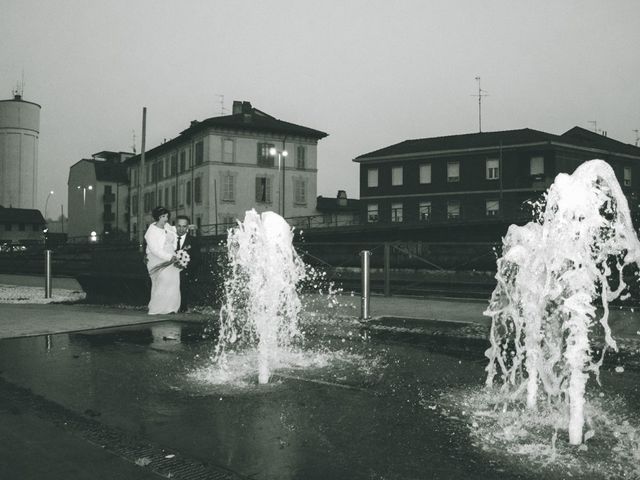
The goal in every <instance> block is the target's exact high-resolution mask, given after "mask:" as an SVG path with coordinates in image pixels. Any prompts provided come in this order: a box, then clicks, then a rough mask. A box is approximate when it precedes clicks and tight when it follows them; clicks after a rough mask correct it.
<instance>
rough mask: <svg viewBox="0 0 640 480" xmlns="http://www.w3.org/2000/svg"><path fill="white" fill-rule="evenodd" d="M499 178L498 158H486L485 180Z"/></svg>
mask: <svg viewBox="0 0 640 480" xmlns="http://www.w3.org/2000/svg"><path fill="white" fill-rule="evenodd" d="M498 178H500V160H497V159H494V158H492V159H488V160H487V180H497V179H498Z"/></svg>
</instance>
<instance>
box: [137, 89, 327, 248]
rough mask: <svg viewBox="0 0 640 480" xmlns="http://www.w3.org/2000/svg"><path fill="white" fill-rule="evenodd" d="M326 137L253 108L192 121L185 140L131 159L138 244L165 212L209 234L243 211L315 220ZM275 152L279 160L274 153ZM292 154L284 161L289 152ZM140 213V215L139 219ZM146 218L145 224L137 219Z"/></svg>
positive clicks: (238, 106) (239, 106) (236, 106)
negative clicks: (157, 210)
mask: <svg viewBox="0 0 640 480" xmlns="http://www.w3.org/2000/svg"><path fill="white" fill-rule="evenodd" d="M326 136H327V134H326V133H324V132H321V131H318V130H314V129H311V128H308V127H303V126H300V125H295V124H293V123H289V122H284V121H282V120H278V119H276V118H274V117H272V116H271V115H268V114H266V113H264V112H262V111H260V110H258V109H256V108H253V107H252V106H251V104H250V103H249V102H238V101H236V102H234V103H233V113H232V115H225V116H220V117H212V118H208V119H206V120H203V121H201V122H198V121H193V122H191V126H190V127H189V128H187V129H186V130H184V131H182V132H181V133H180V135H179V136H178V137H176V138H173V139H171V140H169V141H167V142H165V143H163V144H161V145H159V146H157V147H155V148H153V149H151V150H149V151H148V152H145V162H144V168H143V170H142V171H141V170H140V164H141V155H136V156H135V157H132V158H130V159H128V160H127V162H126V163H127V165H128V166H129V180H130V200H131V202H130V204H131V226H130V230H131V233H132V236H133V237H134V238H138V237H137V236H136V235H137V232H138V225H139V224H143V228H146V226H147V225H148V224H149V223H151V222H152V221H153V219H152V218H151V215H150V212H151V210H153V208H154V207H156V206H158V205H162V206H164V207H165V208H167V209H169V210H170V211H171V213H172V217H174V218H175V216H176V215H187V216H189V218H190V219H191V222H192V223H193V224H196V225H197V226H198V227H199V228H200V227H202V226H207V227H205V228H203V232H202V233H203V234H212V233H216V232H215V231H214V229H215V227H213V225H215V224H218V225H220V228H221V229H222V230H221V231H224V227H223V226H222V225H223V224H231V223H233V222H235V220H236V219H238V218H239V219H242V218H244V212H245V211H246V210H249V209H251V208H255V209H256V210H257V211H258V212H262V211H265V210H271V211H274V212H277V213H279V214H281V215H282V216H284V217H296V216H305V215H313V214H314V213H316V193H317V172H318V152H317V145H318V140H320V139H322V138H324V137H326ZM273 149H275V150H276V153H275V154H273V153H272V152H273ZM285 151H286V152H287V155H286V156H284V154H283V152H285ZM140 208H142V212H139V210H140ZM139 213H142V219H140V218H139Z"/></svg>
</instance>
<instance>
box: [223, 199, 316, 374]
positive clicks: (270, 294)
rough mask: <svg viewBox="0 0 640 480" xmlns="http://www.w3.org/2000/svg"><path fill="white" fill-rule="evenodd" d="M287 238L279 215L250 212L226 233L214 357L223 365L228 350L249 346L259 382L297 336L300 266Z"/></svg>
mask: <svg viewBox="0 0 640 480" xmlns="http://www.w3.org/2000/svg"><path fill="white" fill-rule="evenodd" d="M292 241H293V231H292V229H291V227H289V225H288V224H287V222H286V221H285V220H284V219H283V218H282V217H281V216H280V215H278V214H276V213H273V212H264V213H262V214H261V215H258V213H256V211H255V210H250V211H247V212H246V213H245V218H244V221H243V222H238V226H237V227H235V228H232V229H230V230H229V232H228V236H227V255H228V275H227V277H226V279H225V283H224V293H225V300H224V304H223V305H222V307H221V309H220V336H219V339H218V343H217V345H216V349H215V355H214V357H215V359H216V361H217V362H218V363H219V364H220V365H222V366H224V364H225V359H226V358H225V356H226V353H227V351H228V350H230V349H234V348H239V347H247V346H248V347H250V348H255V349H256V351H257V363H258V365H257V369H258V383H260V384H265V383H268V382H269V378H270V376H271V369H272V365H274V364H276V363H277V360H278V356H279V354H280V353H282V351H285V350H286V349H287V348H288V347H289V346H290V345H291V342H292V341H293V339H295V338H297V337H300V336H301V333H300V330H299V328H298V315H299V313H300V310H301V302H300V299H299V298H298V294H297V285H298V284H299V282H300V281H302V280H303V279H304V278H305V267H304V263H303V262H302V260H301V259H300V257H299V256H298V254H297V253H296V251H295V249H294V248H293V246H292Z"/></svg>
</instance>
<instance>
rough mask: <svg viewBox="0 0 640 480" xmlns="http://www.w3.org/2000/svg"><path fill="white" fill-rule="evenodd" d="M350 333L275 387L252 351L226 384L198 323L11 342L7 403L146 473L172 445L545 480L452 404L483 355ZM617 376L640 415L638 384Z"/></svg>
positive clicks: (312, 475) (306, 355) (283, 463)
mask: <svg viewBox="0 0 640 480" xmlns="http://www.w3.org/2000/svg"><path fill="white" fill-rule="evenodd" d="M452 330H454V329H453V328H452ZM320 331H322V329H317V332H320ZM346 331H347V334H346V335H345V336H344V337H342V338H340V337H337V336H335V335H331V336H329V337H326V338H323V337H321V336H320V335H309V336H308V338H307V339H306V341H305V342H304V344H303V348H302V350H301V351H300V352H299V354H298V355H297V356H295V357H291V359H290V360H289V363H286V362H285V363H284V364H283V365H282V366H281V368H278V369H277V370H276V371H275V372H274V375H273V377H272V379H271V383H270V384H268V385H257V378H256V375H255V373H252V370H251V365H252V362H253V361H254V360H255V359H254V358H252V357H251V356H250V355H248V356H246V357H245V356H238V358H237V360H238V362H237V363H234V364H232V367H233V368H232V369H233V370H234V372H231V373H233V374H234V375H231V376H230V377H227V378H228V380H227V381H220V380H219V378H218V377H216V376H215V375H214V374H215V372H214V370H215V369H213V368H212V366H211V361H210V359H209V357H210V355H211V353H212V350H213V343H214V342H213V339H211V338H208V337H207V336H206V335H204V332H203V330H202V325H199V324H188V323H178V322H167V323H162V324H156V325H151V326H148V325H146V326H136V327H129V328H120V329H111V330H100V331H90V332H81V333H76V334H68V335H53V336H42V337H32V338H24V339H13V340H3V341H0V370H1V371H2V379H3V381H2V383H0V392H3V393H2V395H1V396H0V397H2V398H7V395H8V397H9V398H10V397H11V392H13V395H18V397H20V396H23V397H24V398H23V399H22V400H21V402H22V403H23V404H24V405H26V406H27V407H25V408H40V409H41V410H40V411H41V414H42V415H44V416H49V417H50V418H51V421H52V422H54V423H55V422H56V421H59V420H57V419H59V418H60V416H62V417H63V418H65V416H67V417H68V418H72V419H75V420H74V421H75V422H76V423H77V424H78V425H79V426H78V427H77V428H78V430H79V431H84V430H91V431H93V430H95V429H97V430H98V431H100V430H101V429H103V431H104V432H107V434H108V435H106V434H105V435H106V436H105V438H104V440H100V441H101V442H103V443H104V444H105V448H112V450H113V451H115V452H119V453H118V454H119V455H123V456H124V455H135V456H139V455H140V456H141V457H140V458H148V459H149V462H150V463H149V464H147V465H146V466H145V468H161V466H162V465H163V464H162V463H161V462H162V461H163V460H162V459H161V458H160V457H161V455H160V454H161V453H163V452H171V454H174V455H176V458H180V459H181V461H184V462H188V464H189V465H190V466H192V467H194V468H196V467H197V466H200V467H198V468H210V469H211V471H214V470H215V469H220V470H219V471H222V472H227V473H228V474H229V475H232V474H233V475H238V476H245V477H250V478H258V479H288V478H290V479H297V478H305V479H326V478H332V479H333V478H335V479H341V478H345V479H346V478H349V479H359V478H362V479H365V478H366V479H372V478H374V479H382V478H390V479H421V478H439V479H469V478H505V479H509V478H512V479H516V478H517V479H529V478H531V479H533V478H540V475H539V469H538V467H537V465H535V464H529V463H527V462H526V461H523V459H522V458H519V459H518V461H513V459H510V458H507V457H504V456H499V455H495V454H491V453H487V452H486V451H484V450H483V449H481V448H478V447H477V445H475V444H474V440H473V439H472V438H471V436H470V434H469V425H468V420H467V419H465V417H464V416H463V414H461V413H460V412H454V411H453V409H452V408H451V407H450V406H449V405H448V404H445V402H443V400H442V399H443V398H444V397H445V396H447V395H448V394H449V393H450V392H452V391H460V392H464V391H465V390H466V389H479V388H480V387H481V386H482V384H483V382H484V367H485V361H484V359H483V358H482V356H481V355H478V354H477V352H476V353H470V352H467V353H461V352H456V351H451V352H448V353H446V352H443V351H442V349H433V348H430V347H429V345H425V344H412V343H407V342H398V341H396V340H392V341H386V340H384V339H382V338H378V337H375V338H371V336H370V335H367V334H363V333H362V332H360V331H358V330H352V329H347V330H346ZM439 338H446V337H445V336H444V335H442V336H440V337H439ZM608 375H609V373H607V372H604V375H603V381H605V383H607V382H609V376H608ZM627 375H629V377H628V378H629V379H630V380H634V381H635V380H637V375H635V374H633V373H628V374H627ZM632 375H635V376H633V378H631V376H632ZM611 378H612V379H613V380H612V382H609V384H610V388H613V389H614V391H615V392H616V395H620V396H622V397H624V398H626V399H627V400H629V404H630V405H631V406H632V408H634V409H635V412H636V413H638V405H637V390H635V389H633V388H631V386H630V383H625V382H624V381H622V377H615V376H614V375H613V374H611ZM611 385H613V387H611ZM7 392H9V393H7ZM16 392H17V393H16ZM36 396H37V397H36ZM21 398H22V397H21ZM29 398H32V399H33V398H37V399H39V400H37V401H36V400H33V401H31V400H29ZM634 398H636V400H635V403H634V400H633V399H634ZM7 401H8V400H7ZM42 405H45V407H46V408H42ZM56 412H57V413H56ZM63 423H64V422H63ZM61 428H63V427H62V426H61ZM121 444H123V445H125V446H127V448H128V449H129V450H127V449H126V448H125V449H124V450H123V449H122V448H121V446H119V445H121ZM110 445H111V446H110ZM141 445H148V446H149V448H150V449H151V450H149V452H150V453H149V455H142V454H140V453H138V450H135V449H136V448H140V446H141ZM118 449H120V450H118ZM128 452H129V453H128ZM131 452H134V453H131ZM154 455H155V456H154ZM167 460H169V459H167ZM162 468H164V467H162ZM185 468H186V467H185ZM166 471H168V470H165V471H164V472H165V473H166ZM215 471H218V470H215ZM178 473H179V472H177V471H176V476H174V477H173V478H195V477H188V476H182V477H180V476H179V475H178ZM205 473H206V472H205ZM182 475H186V473H183V474H182ZM203 475H204V474H203ZM563 475H564V473H562V472H560V471H558V470H554V469H550V470H548V475H545V478H566V477H565V476H563ZM202 478H209V477H204V476H203V477H202ZM592 478H598V477H597V476H596V477H592ZM602 478H606V477H605V476H603V477H602Z"/></svg>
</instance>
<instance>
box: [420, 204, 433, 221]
mask: <svg viewBox="0 0 640 480" xmlns="http://www.w3.org/2000/svg"><path fill="white" fill-rule="evenodd" d="M418 215H419V217H418V218H419V219H420V221H421V222H428V221H429V220H431V202H420V203H419V204H418Z"/></svg>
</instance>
